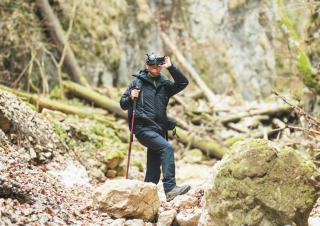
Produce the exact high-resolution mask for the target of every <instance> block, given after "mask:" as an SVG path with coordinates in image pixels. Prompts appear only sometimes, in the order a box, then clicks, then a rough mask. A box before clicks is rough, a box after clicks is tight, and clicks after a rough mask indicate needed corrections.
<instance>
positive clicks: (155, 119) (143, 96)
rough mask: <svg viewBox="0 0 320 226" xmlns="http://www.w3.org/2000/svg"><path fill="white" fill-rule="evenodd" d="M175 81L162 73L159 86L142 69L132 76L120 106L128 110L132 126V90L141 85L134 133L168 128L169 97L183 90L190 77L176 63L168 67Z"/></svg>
mask: <svg viewBox="0 0 320 226" xmlns="http://www.w3.org/2000/svg"><path fill="white" fill-rule="evenodd" d="M168 71H169V72H170V74H171V76H172V78H173V79H174V81H171V80H168V79H167V78H166V77H165V76H164V75H162V74H161V75H160V78H159V80H158V83H157V87H155V85H154V81H153V79H152V78H150V76H149V75H148V71H147V70H140V71H138V72H137V73H135V74H133V75H132V76H134V77H136V78H137V79H135V80H133V81H132V82H131V84H130V85H129V87H128V88H127V90H126V91H125V92H124V94H123V95H122V96H121V99H120V106H121V108H122V109H123V110H128V119H129V121H128V123H129V127H130V123H131V115H132V109H133V101H132V100H131V98H130V93H131V90H132V89H134V88H136V87H141V91H140V95H139V98H138V99H137V105H136V106H137V107H136V112H135V123H134V124H135V125H134V133H137V132H138V131H139V130H140V129H143V128H145V129H155V130H162V131H160V132H165V131H166V130H167V121H168V119H167V105H168V102H169V98H170V97H172V96H173V95H175V94H177V93H178V92H180V91H181V90H183V89H184V88H185V87H186V86H187V85H188V83H189V82H188V79H187V78H186V77H185V76H184V74H183V73H182V72H181V71H180V70H179V69H178V68H177V67H175V66H174V65H172V66H170V67H169V68H168Z"/></svg>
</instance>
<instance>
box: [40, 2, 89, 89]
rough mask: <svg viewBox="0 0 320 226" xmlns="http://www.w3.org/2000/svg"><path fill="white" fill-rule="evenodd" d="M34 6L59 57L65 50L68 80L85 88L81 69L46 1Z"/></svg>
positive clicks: (85, 83)
mask: <svg viewBox="0 0 320 226" xmlns="http://www.w3.org/2000/svg"><path fill="white" fill-rule="evenodd" d="M36 5H37V7H38V9H39V11H40V14H41V15H42V17H43V19H44V23H45V25H46V27H47V29H48V31H49V34H50V37H51V39H52V41H53V42H54V44H55V45H56V46H57V48H58V50H59V52H60V54H61V56H62V55H63V54H62V53H63V50H64V49H65V48H66V49H65V55H64V66H65V68H66V70H67V72H68V75H69V76H70V79H71V80H72V81H74V82H76V83H79V84H82V85H85V86H87V85H88V82H87V81H86V79H85V78H84V76H83V75H82V72H81V69H80V67H79V65H78V62H77V60H76V57H75V56H74V53H73V51H72V49H71V48H70V47H69V45H67V43H66V41H65V34H64V31H63V29H62V27H61V24H60V22H59V19H58V18H57V16H56V15H55V14H54V12H53V10H52V8H51V6H50V3H49V2H48V0H37V1H36Z"/></svg>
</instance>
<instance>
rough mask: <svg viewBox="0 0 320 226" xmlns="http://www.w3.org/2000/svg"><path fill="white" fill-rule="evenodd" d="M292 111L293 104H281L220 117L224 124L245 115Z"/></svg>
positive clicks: (235, 120)
mask: <svg viewBox="0 0 320 226" xmlns="http://www.w3.org/2000/svg"><path fill="white" fill-rule="evenodd" d="M291 111H292V107H291V106H287V105H284V106H280V107H274V108H269V109H263V110H254V111H251V112H245V113H241V114H239V115H232V116H227V117H224V118H223V119H220V121H221V123H222V124H227V123H229V122H237V121H239V120H240V119H242V118H245V117H250V116H254V115H271V116H272V115H276V114H283V113H290V112H291Z"/></svg>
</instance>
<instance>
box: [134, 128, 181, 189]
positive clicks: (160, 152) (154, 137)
mask: <svg viewBox="0 0 320 226" xmlns="http://www.w3.org/2000/svg"><path fill="white" fill-rule="evenodd" d="M136 138H137V139H138V141H139V142H140V143H141V144H142V145H144V146H145V147H147V170H146V177H145V179H144V181H145V182H152V183H155V184H158V182H159V180H160V174H161V171H160V166H161V165H162V175H163V180H162V182H163V188H164V191H165V192H166V193H167V192H169V191H171V190H172V189H173V188H174V187H175V185H176V178H175V163H174V154H173V148H172V146H171V145H170V144H169V142H168V141H167V140H166V139H165V138H164V134H160V133H157V132H156V131H153V130H140V131H139V132H138V133H137V134H136Z"/></svg>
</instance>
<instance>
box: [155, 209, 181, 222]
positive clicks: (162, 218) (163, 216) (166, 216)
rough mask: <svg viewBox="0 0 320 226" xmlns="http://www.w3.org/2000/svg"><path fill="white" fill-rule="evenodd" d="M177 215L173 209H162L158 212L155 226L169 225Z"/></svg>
mask: <svg viewBox="0 0 320 226" xmlns="http://www.w3.org/2000/svg"><path fill="white" fill-rule="evenodd" d="M176 215H177V211H176V210H175V209H172V210H167V211H163V212H162V213H160V214H159V218H158V222H157V226H170V225H171V224H172V222H173V220H174V218H175V217H176Z"/></svg>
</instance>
